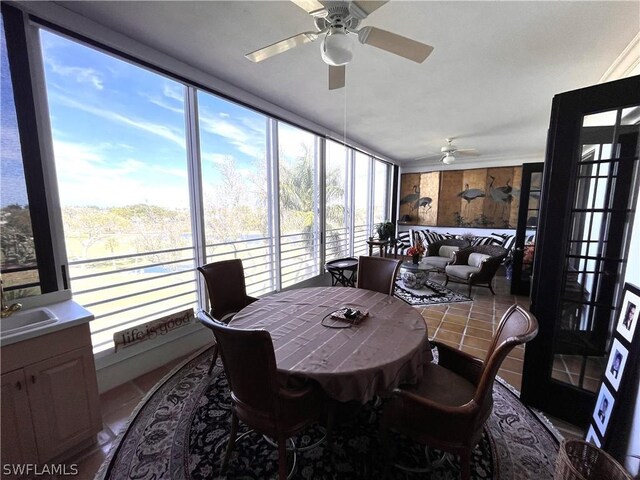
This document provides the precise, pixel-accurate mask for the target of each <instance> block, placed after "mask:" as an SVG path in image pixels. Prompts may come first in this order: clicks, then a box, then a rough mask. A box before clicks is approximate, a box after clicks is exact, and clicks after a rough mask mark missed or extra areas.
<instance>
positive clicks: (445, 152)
mask: <svg viewBox="0 0 640 480" xmlns="http://www.w3.org/2000/svg"><path fill="white" fill-rule="evenodd" d="M445 140H446V141H447V144H446V145H445V146H444V147H442V148H441V149H440V152H441V153H442V157H440V161H441V162H442V163H444V164H447V165H449V164H450V163H453V162H454V161H455V160H456V157H457V156H471V157H477V156H478V155H479V153H478V151H477V150H476V149H474V148H458V147H456V146H455V145H453V144H452V143H451V142H453V138H445Z"/></svg>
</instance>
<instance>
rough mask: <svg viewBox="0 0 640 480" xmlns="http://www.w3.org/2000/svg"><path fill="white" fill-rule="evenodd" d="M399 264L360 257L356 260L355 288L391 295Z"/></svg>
mask: <svg viewBox="0 0 640 480" xmlns="http://www.w3.org/2000/svg"><path fill="white" fill-rule="evenodd" d="M400 263H402V262H401V261H400V260H394V259H391V258H384V257H367V256H364V255H363V256H361V257H360V258H359V259H358V281H357V283H356V288H364V289H366V290H373V291H375V292H381V293H386V294H387V295H393V287H394V286H395V280H396V275H397V274H398V269H399V268H400Z"/></svg>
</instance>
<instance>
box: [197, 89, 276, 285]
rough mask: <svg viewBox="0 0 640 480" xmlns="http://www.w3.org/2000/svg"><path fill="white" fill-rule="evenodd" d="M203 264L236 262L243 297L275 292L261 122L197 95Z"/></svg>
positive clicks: (203, 94) (263, 121)
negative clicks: (242, 277)
mask: <svg viewBox="0 0 640 480" xmlns="http://www.w3.org/2000/svg"><path fill="white" fill-rule="evenodd" d="M198 125H199V132H200V160H201V170H202V196H203V201H204V204H203V210H204V223H205V241H206V256H207V262H216V261H220V260H227V259H232V258H240V259H242V265H243V267H244V273H245V282H246V285H247V293H248V294H249V295H253V296H257V295H261V294H264V293H267V292H272V291H274V290H275V283H274V279H275V277H274V275H275V271H274V255H273V242H272V235H271V233H270V230H269V195H268V178H267V162H266V145H267V117H265V116H264V115H261V114H259V113H256V112H253V111H252V110H249V109H247V108H244V107H241V106H239V105H237V104H235V103H232V102H229V101H227V100H224V99H222V98H219V97H216V96H215V95H211V94H209V93H206V92H202V91H199V92H198Z"/></svg>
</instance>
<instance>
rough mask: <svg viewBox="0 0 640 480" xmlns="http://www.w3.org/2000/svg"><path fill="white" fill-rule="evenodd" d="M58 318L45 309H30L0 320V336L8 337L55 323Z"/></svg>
mask: <svg viewBox="0 0 640 480" xmlns="http://www.w3.org/2000/svg"><path fill="white" fill-rule="evenodd" d="M57 321H58V317H56V316H55V314H54V313H53V312H52V311H51V310H49V309H47V308H31V309H29V310H23V311H18V312H15V313H13V314H12V315H11V316H9V317H7V318H3V319H0V336H2V337H9V336H13V335H15V334H18V333H22V332H26V331H29V330H35V329H37V328H40V327H44V326H45V325H51V324H52V323H56V322H57Z"/></svg>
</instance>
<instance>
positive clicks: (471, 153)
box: [454, 148, 480, 157]
mask: <svg viewBox="0 0 640 480" xmlns="http://www.w3.org/2000/svg"><path fill="white" fill-rule="evenodd" d="M454 155H468V156H470V157H477V156H478V155H480V153H478V151H477V150H476V149H475V148H461V149H459V150H456V151H455V153H454Z"/></svg>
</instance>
